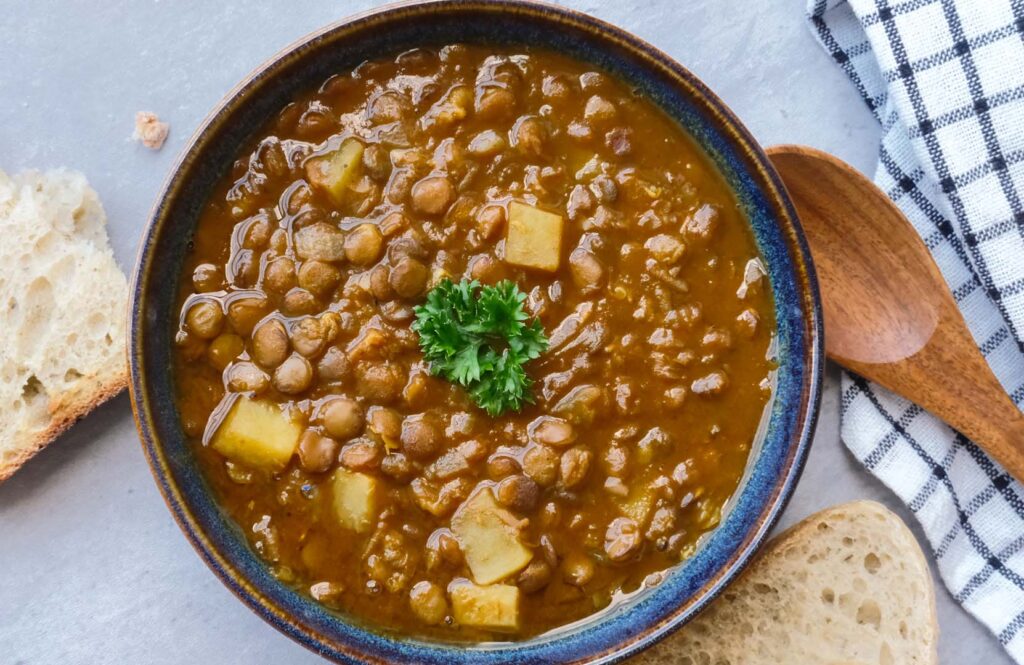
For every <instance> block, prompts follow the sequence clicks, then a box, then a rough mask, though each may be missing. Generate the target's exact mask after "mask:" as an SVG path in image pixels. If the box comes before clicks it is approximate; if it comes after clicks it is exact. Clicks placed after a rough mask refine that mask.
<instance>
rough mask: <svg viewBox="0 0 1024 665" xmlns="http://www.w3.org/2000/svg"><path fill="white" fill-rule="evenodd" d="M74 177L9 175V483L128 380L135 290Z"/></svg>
mask: <svg viewBox="0 0 1024 665" xmlns="http://www.w3.org/2000/svg"><path fill="white" fill-rule="evenodd" d="M105 225H106V216H105V215H104V213H103V207H102V206H101V205H100V200H99V197H97V195H96V192H94V191H93V190H92V188H91V187H89V184H88V183H87V182H86V180H85V177H84V176H82V174H80V173H74V172H71V171H64V170H58V171H50V172H48V173H45V174H44V173H39V172H36V171H29V172H25V173H21V174H19V175H16V176H14V177H10V176H8V175H7V174H6V173H4V172H3V171H0V238H2V240H0V308H2V309H0V311H2V312H3V316H2V317H0V324H2V325H0V405H2V407H0V408H2V411H0V414H2V415H0V481H2V480H4V479H6V478H8V477H9V476H10V475H11V474H12V473H14V471H15V470H16V469H17V468H18V467H20V466H21V465H22V464H24V463H25V461H26V460H27V459H28V458H30V457H31V456H32V455H34V454H35V453H36V452H38V451H39V450H40V449H41V448H43V446H45V445H46V444H48V443H49V442H51V441H53V440H54V439H55V438H56V437H57V435H59V434H60V433H61V432H63V431H64V430H65V429H67V428H68V427H69V426H70V425H71V424H72V423H74V422H75V420H77V419H78V418H80V417H82V416H83V415H85V414H86V413H88V412H89V411H90V410H92V409H93V408H94V407H96V406H97V405H99V404H100V403H102V402H104V401H105V400H107V399H109V398H110V397H113V396H114V395H116V394H117V393H119V392H121V390H123V389H124V387H125V386H126V385H127V382H128V372H127V366H126V360H125V317H126V315H127V312H126V303H127V300H128V285H127V283H126V281H125V277H124V274H123V273H122V272H121V271H120V269H118V267H117V264H116V263H115V262H114V255H113V253H112V252H111V250H110V245H109V243H108V241H107V232H106V229H105V228H104V227H105Z"/></svg>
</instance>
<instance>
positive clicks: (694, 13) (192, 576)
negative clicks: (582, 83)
mask: <svg viewBox="0 0 1024 665" xmlns="http://www.w3.org/2000/svg"><path fill="white" fill-rule="evenodd" d="M3 4H4V8H3V13H4V17H3V19H2V20H0V169H4V170H6V171H8V172H14V171H18V170H21V169H25V168H44V169H45V168H53V167H58V166H67V167H69V168H74V169H78V170H81V171H83V172H84V173H85V174H86V175H87V176H88V178H89V180H90V182H91V183H92V185H93V186H94V187H95V188H96V190H97V191H98V192H99V194H100V196H101V198H102V200H103V202H104V205H105V207H106V211H107V215H108V217H109V220H110V221H109V224H110V227H109V230H110V236H111V242H112V244H113V247H114V253H115V254H116V256H117V260H118V262H119V263H120V264H121V266H122V267H123V268H124V269H125V270H126V271H129V270H131V268H132V266H133V264H134V260H135V252H136V248H137V244H138V240H139V237H140V234H141V232H142V229H143V227H144V225H145V223H146V218H147V215H148V213H149V209H150V206H151V204H152V202H153V199H154V197H155V196H156V194H157V192H158V190H159V188H160V186H161V184H162V182H163V180H164V178H165V177H166V175H167V173H168V170H169V169H170V168H171V166H172V164H173V162H174V160H175V157H176V155H177V153H178V151H179V150H180V149H181V147H182V146H183V145H184V143H185V141H186V140H187V138H188V137H189V135H190V134H191V133H192V131H193V130H194V129H195V128H196V127H197V126H198V124H199V123H200V122H201V121H202V119H203V118H204V117H205V115H206V114H207V112H208V111H209V110H210V109H211V108H212V107H213V106H214V104H216V103H217V102H218V101H219V99H220V98H221V96H222V94H223V93H224V92H225V91H227V90H228V89H229V88H231V87H232V86H233V85H234V84H235V83H236V82H237V81H238V80H239V79H241V78H242V77H243V76H245V75H246V74H247V73H248V72H249V71H250V70H252V69H253V68H254V67H256V66H257V65H258V64H259V63H260V62H261V61H263V60H264V59H265V58H267V57H268V56H271V55H273V54H274V53H275V52H277V51H278V50H279V49H281V48H283V47H285V46H286V45H288V44H289V43H291V42H292V41H294V40H295V39H297V38H299V37H301V36H302V35H304V34H306V33H307V32H309V31H311V30H314V29H316V28H318V27H320V26H322V25H324V24H326V23H329V22H331V21H334V20H336V19H339V18H341V17H344V16H345V15H348V14H350V13H353V12H356V11H361V10H364V9H367V8H369V7H371V6H373V5H375V4H378V3H375V2H372V1H368V0H359V1H353V0H341V1H338V2H324V1H323V0H287V1H285V0H276V1H273V2H270V1H264V0H244V1H243V0H232V1H226V2H208V1H206V0H164V1H161V0H135V1H131V0H106V1H105V2H100V1H99V0H96V1H94V2H77V1H75V0H65V1H64V2H60V1H58V0H6V2H4V3H3ZM568 4H571V5H572V6H574V7H576V8H578V9H581V10H584V11H586V12H589V13H592V14H594V15H596V16H598V17H600V18H603V19H606V20H608V21H611V22H613V23H616V24H618V25H621V26H623V27H625V28H626V29H628V30H631V31H632V32H634V33H636V34H638V35H639V36H641V37H643V38H645V39H647V40H649V41H650V42H652V43H653V44H655V45H656V46H658V47H660V48H661V49H663V50H665V51H667V52H668V53H669V54H670V55H672V56H674V57H675V58H677V59H678V60H679V61H680V62H682V63H683V64H684V65H686V66H687V67H689V68H690V69H691V70H693V71H694V72H695V73H696V74H697V75H698V76H700V77H701V78H702V79H703V80H704V81H705V82H707V83H708V84H709V85H710V86H711V88H712V89H714V90H715V91H716V92H717V93H718V94H719V95H721V96H722V97H723V98H724V99H725V101H726V102H727V103H728V104H729V105H730V106H731V107H732V108H733V110H734V111H735V112H736V113H737V114H738V115H739V116H740V117H741V118H742V119H743V120H744V122H746V124H747V126H748V127H749V128H750V129H751V131H752V132H753V133H754V135H755V136H756V137H757V138H758V139H759V140H760V141H761V142H762V144H764V145H770V144H773V143H795V142H799V143H806V144H810V145H813V146H816V147H819V148H823V149H825V150H828V151H830V152H832V153H834V154H836V155H838V156H840V157H842V158H844V159H846V160H847V161H849V162H851V163H852V164H853V165H854V166H856V167H857V168H859V169H861V170H862V171H865V172H868V173H870V171H871V170H872V169H873V167H874V163H875V150H876V147H877V143H878V139H879V128H878V126H877V124H876V123H875V121H874V119H873V118H872V117H871V115H870V114H869V113H868V112H867V110H866V108H865V106H864V105H863V104H862V103H861V101H860V99H859V98H858V97H857V95H856V93H855V92H854V89H853V87H852V86H850V85H849V84H848V83H847V81H846V79H845V78H844V76H843V75H842V73H841V72H840V70H839V69H838V67H836V66H835V65H834V64H833V63H832V62H831V60H829V58H828V57H827V56H826V55H825V53H824V52H823V51H822V50H821V48H820V47H819V46H818V45H817V44H816V43H815V41H814V40H813V38H812V36H811V33H810V31H809V29H808V27H807V25H806V22H805V20H804V15H803V12H804V4H805V3H804V1H803V0H688V1H687V2H679V1H678V0H574V1H573V2H570V3H568ZM137 110H152V111H155V112H157V113H158V114H159V115H160V116H161V117H162V118H163V119H165V120H167V121H169V122H170V123H171V135H170V139H169V140H168V143H167V145H166V146H164V148H163V150H161V151H160V152H151V151H149V150H146V149H144V148H142V147H141V146H139V145H138V144H136V143H133V142H131V141H130V140H129V137H130V135H131V132H132V124H133V118H134V114H135V111H137ZM837 386H838V373H837V371H836V369H835V368H834V367H833V368H830V371H829V375H828V381H827V389H826V392H825V398H824V403H823V405H822V411H821V420H820V424H819V426H818V434H817V437H816V439H815V442H814V447H813V450H812V452H811V456H810V460H809V461H808V464H807V468H806V471H805V472H804V475H803V479H802V480H801V482H800V485H799V487H798V489H797V491H796V494H795V496H794V497H793V500H792V502H791V503H790V505H789V508H788V509H787V510H786V512H785V515H784V517H783V520H782V524H781V525H780V526H781V527H785V526H786V525H788V524H791V523H793V522H795V521H797V520H799V519H801V518H803V517H805V516H806V515H808V514H810V513H811V512H813V511H815V510H818V509H820V508H824V507H826V506H830V505H833V504H836V503H840V502H843V501H848V500H851V499H858V498H871V499H875V500H878V501H881V502H883V503H885V504H886V505H888V506H890V507H891V508H893V509H894V510H896V512H897V513H899V514H900V515H902V516H903V517H904V519H906V520H907V521H908V522H909V523H911V525H912V526H913V528H914V529H915V533H916V534H917V535H918V537H919V539H920V541H921V543H922V546H923V547H924V548H925V549H926V550H927V543H926V542H925V541H924V539H923V536H922V535H921V532H920V530H919V529H917V527H916V524H914V523H913V519H912V517H911V516H910V515H909V513H908V512H907V511H906V510H905V509H904V508H903V506H902V505H901V504H900V503H899V501H898V500H897V499H896V497H895V496H894V495H893V494H891V493H890V492H889V491H888V490H887V489H886V488H884V487H883V486H881V485H880V483H878V482H877V481H876V480H874V478H872V477H871V476H869V475H868V474H867V473H865V472H864V471H863V469H862V468H861V467H860V466H859V465H858V463H857V462H856V460H854V459H853V458H852V457H851V456H850V455H849V453H847V452H846V450H845V448H844V447H843V445H842V443H841V442H840V441H839V435H838V417H837V415H838V414H837V397H838V393H837ZM0 571H2V572H0V663H4V664H7V663H25V664H27V663H89V664H99V663H154V664H155V663H221V664H225V665H226V664H230V663H247V664H248V663H315V662H322V661H320V660H319V658H318V657H317V656H315V655H314V654H312V653H310V652H307V651H305V650H304V649H302V648H301V647H299V646H298V645H296V644H294V643H293V642H291V641H290V640H289V639H287V638H286V637H284V636H282V635H280V634H278V633H277V632H276V631H274V630H273V629H272V628H270V627H269V626H268V625H266V624H264V623H263V622H262V621H261V620H260V619H259V618H257V617H256V616H255V615H254V614H252V613H251V612H250V611H249V610H247V609H246V608H245V607H244V606H243V605H242V604H241V603H240V602H238V601H237V600H235V598H234V597H233V596H232V595H231V593H230V592H229V591H228V590H227V589H226V588H225V587H223V586H222V585H221V584H220V583H219V582H218V581H217V580H216V579H215V577H214V576H213V574H212V573H210V572H209V571H208V570H207V569H206V567H205V566H204V565H203V564H202V562H201V561H200V559H199V558H198V557H197V556H196V555H195V553H194V552H193V551H192V549H191V548H190V547H189V545H188V543H187V542H186V540H185V538H184V537H183V536H182V534H181V533H180V532H179V531H178V528H177V526H175V524H174V521H173V520H172V519H171V515H170V513H169V512H168V511H167V509H166V507H165V506H164V502H163V501H162V499H161V498H160V495H159V493H158V492H157V489H156V486H155V484H154V483H153V481H152V479H151V476H150V473H149V469H148V468H147V466H146V462H145V460H144V458H143V455H142V451H141V450H140V447H139V444H138V440H137V438H136V434H135V429H134V426H133V424H132V418H131V413H130V409H129V404H128V398H127V396H124V395H122V396H120V397H118V398H116V399H114V400H113V401H112V402H111V403H109V404H107V405H106V406H104V407H102V408H101V409H99V410H98V411H97V412H96V413H94V414H92V415H91V416H89V417H88V418H86V419H85V420H84V421H83V422H81V423H80V424H79V425H77V426H76V427H75V428H74V429H73V430H72V431H70V432H69V433H68V434H66V435H65V436H63V437H61V439H60V440H59V441H58V442H56V443H55V444H53V445H52V446H50V447H49V448H48V449H46V450H45V451H44V452H43V453H41V454H40V455H39V456H38V457H37V458H36V459H34V460H33V461H32V462H30V463H29V464H28V465H27V466H26V468H24V469H23V470H21V471H20V472H19V473H18V474H17V475H16V476H15V477H14V478H12V479H11V480H9V481H8V482H6V483H4V484H3V485H2V486H0ZM933 572H934V571H933ZM935 581H936V585H937V596H938V607H939V624H940V626H941V631H942V634H941V638H940V644H939V651H940V654H941V659H942V662H944V663H986V664H993V665H997V664H1000V663H1010V662H1011V661H1010V659H1009V658H1008V657H1007V656H1006V654H1005V653H1004V652H1003V651H1002V649H1001V648H1000V647H999V645H998V643H997V642H996V641H995V639H994V638H993V637H992V636H991V635H990V634H989V633H988V632H987V631H986V629H985V628H984V627H983V626H981V625H980V624H978V623H977V622H975V621H974V620H973V619H972V618H971V617H970V616H969V615H968V614H966V613H965V612H964V611H963V610H962V609H961V608H960V607H959V606H958V605H956V604H955V603H954V602H953V600H952V599H951V598H950V596H949V594H948V593H947V592H946V590H945V588H944V587H943V586H942V584H941V581H940V580H939V579H938V576H937V573H936V574H935Z"/></svg>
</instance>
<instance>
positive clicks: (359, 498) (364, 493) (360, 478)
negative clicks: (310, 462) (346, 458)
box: [331, 469, 377, 533]
mask: <svg viewBox="0 0 1024 665" xmlns="http://www.w3.org/2000/svg"><path fill="white" fill-rule="evenodd" d="M331 492H332V494H333V495H334V504H333V506H334V514H335V516H336V517H337V518H338V521H339V522H340V523H341V525H342V526H344V527H345V528H346V529H351V530H352V531H355V532H356V533H365V532H366V531H368V530H370V528H372V527H373V523H374V521H375V520H376V518H377V512H376V511H377V479H376V478H374V477H373V476H368V475H366V474H365V473H356V472H354V471H349V470H348V469H338V470H337V471H335V472H334V476H333V477H332V478H331Z"/></svg>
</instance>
